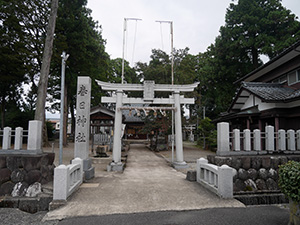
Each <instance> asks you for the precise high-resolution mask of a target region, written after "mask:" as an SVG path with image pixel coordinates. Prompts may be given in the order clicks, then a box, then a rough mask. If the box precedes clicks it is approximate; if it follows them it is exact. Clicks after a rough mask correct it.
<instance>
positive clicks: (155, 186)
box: [44, 144, 244, 220]
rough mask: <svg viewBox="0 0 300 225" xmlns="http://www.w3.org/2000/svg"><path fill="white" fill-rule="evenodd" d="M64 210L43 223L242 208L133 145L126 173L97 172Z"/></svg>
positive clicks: (148, 151)
mask: <svg viewBox="0 0 300 225" xmlns="http://www.w3.org/2000/svg"><path fill="white" fill-rule="evenodd" d="M94 165H95V167H96V174H95V178H94V179H92V180H91V181H90V182H89V183H85V185H82V186H81V187H80V189H79V190H78V191H77V192H76V193H75V194H73V195H72V196H71V197H70V199H68V202H67V204H66V205H65V206H63V207H61V208H58V209H56V210H54V211H50V212H49V213H47V215H46V216H45V217H44V220H52V219H63V218H68V217H77V216H90V215H109V214H120V213H138V212H155V211H169V210H193V209H204V208H216V207H223V208H224V207H244V205H243V204H242V203H240V202H239V201H237V200H234V199H226V200H224V199H220V198H219V197H218V196H216V195H215V194H213V193H211V192H209V191H208V190H206V189H204V188H203V187H202V186H200V185H199V184H198V183H196V182H189V181H187V180H186V179H185V174H183V173H181V172H178V171H176V170H175V169H173V168H172V167H170V166H169V165H168V163H167V162H166V161H165V160H164V159H163V158H161V157H158V156H157V155H155V154H154V153H153V152H151V151H150V150H148V149H147V148H146V147H145V146H144V145H143V144H132V145H131V149H130V151H129V152H128V159H127V165H126V168H125V171H124V172H123V173H119V172H105V171H103V170H102V171H98V170H97V165H96V164H94Z"/></svg>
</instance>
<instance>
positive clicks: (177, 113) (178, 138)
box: [173, 91, 188, 168]
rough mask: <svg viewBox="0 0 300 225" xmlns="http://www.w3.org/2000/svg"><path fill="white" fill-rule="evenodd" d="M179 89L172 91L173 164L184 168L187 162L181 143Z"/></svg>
mask: <svg viewBox="0 0 300 225" xmlns="http://www.w3.org/2000/svg"><path fill="white" fill-rule="evenodd" d="M179 94H180V93H179V91H176V92H173V96H174V103H175V144H176V161H175V162H174V164H173V166H174V167H175V168H186V167H188V165H187V163H186V162H185V161H184V160H183V144H182V125H181V107H180V95H179Z"/></svg>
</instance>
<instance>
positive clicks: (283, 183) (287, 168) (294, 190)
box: [278, 161, 300, 202]
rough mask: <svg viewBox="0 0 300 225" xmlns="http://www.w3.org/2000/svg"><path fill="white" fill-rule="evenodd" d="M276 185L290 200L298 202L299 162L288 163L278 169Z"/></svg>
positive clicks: (299, 200) (299, 190)
mask: <svg viewBox="0 0 300 225" xmlns="http://www.w3.org/2000/svg"><path fill="white" fill-rule="evenodd" d="M278 174H279V182H278V185H279V187H280V189H281V191H282V192H283V193H284V194H285V195H286V196H287V197H288V198H290V199H292V200H293V201H296V202H300V162H295V161H289V162H287V163H286V164H284V165H281V166H280V167H279V173H278Z"/></svg>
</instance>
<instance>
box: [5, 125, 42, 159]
mask: <svg viewBox="0 0 300 225" xmlns="http://www.w3.org/2000/svg"><path fill="white" fill-rule="evenodd" d="M28 127H29V128H28V131H26V130H24V129H23V128H22V127H17V128H16V129H15V130H12V128H11V127H5V128H4V129H3V131H2V135H1V136H2V150H0V153H4V152H5V154H9V153H16V152H17V153H39V152H42V122H41V121H38V120H31V121H29V126H28ZM26 133H27V135H26ZM12 137H14V147H13V149H12V143H11V142H12ZM23 137H27V150H28V151H19V150H22V149H23Z"/></svg>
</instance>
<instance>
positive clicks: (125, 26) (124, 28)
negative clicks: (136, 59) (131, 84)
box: [121, 18, 141, 84]
mask: <svg viewBox="0 0 300 225" xmlns="http://www.w3.org/2000/svg"><path fill="white" fill-rule="evenodd" d="M128 20H135V21H139V20H141V19H138V18H124V26H123V53H122V82H121V83H122V84H124V54H125V43H126V41H125V33H126V31H127V21H128Z"/></svg>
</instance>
